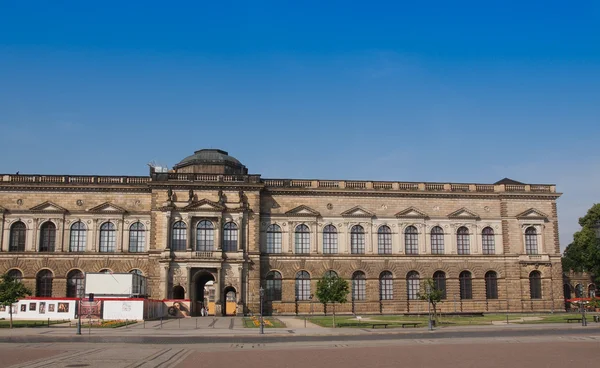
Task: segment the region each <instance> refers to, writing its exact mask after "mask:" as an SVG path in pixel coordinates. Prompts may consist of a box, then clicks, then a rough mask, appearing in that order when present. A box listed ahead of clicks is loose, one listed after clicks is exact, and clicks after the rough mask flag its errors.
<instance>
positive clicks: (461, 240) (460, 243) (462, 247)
mask: <svg viewBox="0 0 600 368" xmlns="http://www.w3.org/2000/svg"><path fill="white" fill-rule="evenodd" d="M456 247H457V251H458V254H470V253H471V246H470V243H469V229H467V228H466V227H464V226H461V227H460V228H459V229H458V231H457V232H456Z"/></svg>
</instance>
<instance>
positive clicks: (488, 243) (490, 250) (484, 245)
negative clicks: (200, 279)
mask: <svg viewBox="0 0 600 368" xmlns="http://www.w3.org/2000/svg"><path fill="white" fill-rule="evenodd" d="M481 249H482V250H483V254H495V253H496V244H495V242H494V230H492V228H491V227H486V228H485V229H483V231H482V232H481Z"/></svg>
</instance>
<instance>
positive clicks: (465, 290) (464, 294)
mask: <svg viewBox="0 0 600 368" xmlns="http://www.w3.org/2000/svg"><path fill="white" fill-rule="evenodd" d="M458 280H459V282H460V298H461V299H473V282H472V279H471V272H469V271H463V272H461V273H460V275H458Z"/></svg>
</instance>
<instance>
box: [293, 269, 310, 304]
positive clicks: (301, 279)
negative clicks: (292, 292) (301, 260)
mask: <svg viewBox="0 0 600 368" xmlns="http://www.w3.org/2000/svg"><path fill="white" fill-rule="evenodd" d="M296 300H310V275H309V274H308V272H306V271H298V273H297V274H296Z"/></svg>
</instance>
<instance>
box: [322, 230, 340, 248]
mask: <svg viewBox="0 0 600 368" xmlns="http://www.w3.org/2000/svg"><path fill="white" fill-rule="evenodd" d="M337 235H338V234H337V228H336V227H335V226H333V225H327V226H325V227H324V228H323V253H324V254H336V253H337V252H338V237H337Z"/></svg>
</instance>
